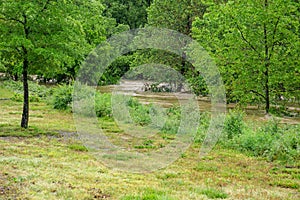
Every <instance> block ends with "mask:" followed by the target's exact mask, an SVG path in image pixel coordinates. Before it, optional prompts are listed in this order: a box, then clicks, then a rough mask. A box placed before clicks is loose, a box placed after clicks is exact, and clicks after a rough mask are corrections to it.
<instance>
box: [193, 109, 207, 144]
mask: <svg viewBox="0 0 300 200" xmlns="http://www.w3.org/2000/svg"><path fill="white" fill-rule="evenodd" d="M210 120H211V119H210V114H209V113H208V112H202V113H201V116H200V121H199V127H198V130H197V134H196V135H195V136H194V142H195V143H202V142H203V141H204V138H205V136H206V133H207V130H208V127H209V124H210Z"/></svg>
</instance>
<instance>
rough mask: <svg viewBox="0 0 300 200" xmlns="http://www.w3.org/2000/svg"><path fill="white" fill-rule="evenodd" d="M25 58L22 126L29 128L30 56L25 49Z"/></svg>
mask: <svg viewBox="0 0 300 200" xmlns="http://www.w3.org/2000/svg"><path fill="white" fill-rule="evenodd" d="M24 53H25V58H24V60H23V72H22V75H23V90H24V101H23V113H22V121H21V127H22V128H28V121H29V93H28V58H27V51H26V50H25V52H24Z"/></svg>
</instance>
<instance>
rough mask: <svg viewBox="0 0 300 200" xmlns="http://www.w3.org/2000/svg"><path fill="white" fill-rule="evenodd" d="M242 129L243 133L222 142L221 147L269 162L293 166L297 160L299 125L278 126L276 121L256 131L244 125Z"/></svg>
mask: <svg viewBox="0 0 300 200" xmlns="http://www.w3.org/2000/svg"><path fill="white" fill-rule="evenodd" d="M243 127H244V131H242V132H241V133H240V134H236V135H232V139H229V140H227V141H225V142H224V141H222V143H223V145H224V146H226V147H228V148H233V149H237V150H239V151H241V152H244V153H246V154H248V155H251V156H259V157H265V158H266V159H268V160H270V161H274V160H278V161H280V162H283V163H290V164H293V163H295V162H296V161H297V160H299V158H300V156H299V155H300V154H299V153H300V137H299V132H300V127H299V125H294V126H290V125H281V126H279V124H278V122H277V121H270V122H268V123H267V124H265V125H263V126H262V127H261V128H259V129H256V130H253V129H251V128H250V127H245V125H243Z"/></svg>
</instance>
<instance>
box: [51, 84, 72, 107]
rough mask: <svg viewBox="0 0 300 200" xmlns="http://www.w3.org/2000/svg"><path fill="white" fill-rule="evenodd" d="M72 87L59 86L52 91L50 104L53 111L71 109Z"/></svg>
mask: <svg viewBox="0 0 300 200" xmlns="http://www.w3.org/2000/svg"><path fill="white" fill-rule="evenodd" d="M72 93H73V87H72V86H71V85H67V84H64V85H59V86H58V87H56V88H54V89H53V98H52V101H51V102H50V103H51V104H52V106H53V108H54V109H59V110H68V109H71V107H72Z"/></svg>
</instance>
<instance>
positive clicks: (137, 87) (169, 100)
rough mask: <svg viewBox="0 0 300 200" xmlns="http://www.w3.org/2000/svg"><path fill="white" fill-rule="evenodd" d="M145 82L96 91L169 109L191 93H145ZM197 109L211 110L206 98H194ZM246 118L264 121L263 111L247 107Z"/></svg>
mask: <svg viewBox="0 0 300 200" xmlns="http://www.w3.org/2000/svg"><path fill="white" fill-rule="evenodd" d="M145 83H146V81H132V80H122V81H121V82H120V84H118V85H107V86H101V87H99V88H98V90H99V91H100V92H102V93H121V94H125V95H130V96H133V97H136V98H138V99H139V100H140V102H141V103H144V104H150V103H153V104H158V105H160V106H162V107H171V106H173V105H179V102H180V101H181V100H187V99H189V98H190V97H191V93H188V92H185V93H164V92H149V91H147V92H145V91H143V87H144V84H145ZM196 100H197V102H198V105H199V109H200V111H202V112H205V111H210V110H211V102H210V99H209V98H208V97H196ZM235 107H236V104H233V103H230V104H227V105H226V108H227V110H229V109H233V108H235ZM245 113H246V114H247V115H246V116H247V117H246V118H247V119H251V120H254V121H265V120H266V117H265V111H264V110H263V109H261V108H259V107H258V106H247V107H246V109H245ZM279 120H280V121H281V122H282V123H288V124H299V123H300V117H281V118H279Z"/></svg>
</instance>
